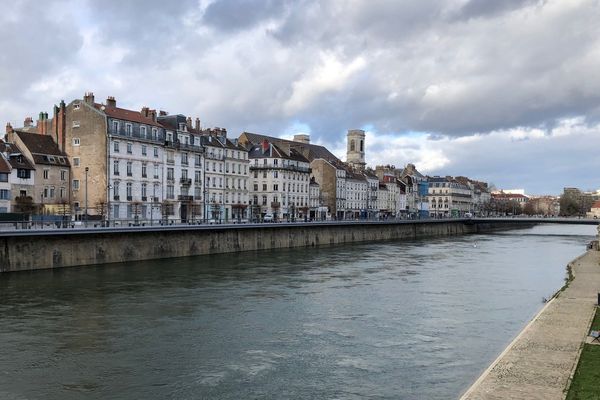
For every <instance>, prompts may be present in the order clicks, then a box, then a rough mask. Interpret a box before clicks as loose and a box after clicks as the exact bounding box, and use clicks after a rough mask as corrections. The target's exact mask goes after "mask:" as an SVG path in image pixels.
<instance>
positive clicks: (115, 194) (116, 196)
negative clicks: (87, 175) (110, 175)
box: [113, 182, 119, 200]
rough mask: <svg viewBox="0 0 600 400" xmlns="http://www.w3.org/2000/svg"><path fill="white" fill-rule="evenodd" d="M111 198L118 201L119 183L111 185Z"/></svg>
mask: <svg viewBox="0 0 600 400" xmlns="http://www.w3.org/2000/svg"><path fill="white" fill-rule="evenodd" d="M113 196H114V199H115V200H119V182H115V183H114V184H113Z"/></svg>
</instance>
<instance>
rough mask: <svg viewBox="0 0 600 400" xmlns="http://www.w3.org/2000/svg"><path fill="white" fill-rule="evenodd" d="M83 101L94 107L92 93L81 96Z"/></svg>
mask: <svg viewBox="0 0 600 400" xmlns="http://www.w3.org/2000/svg"><path fill="white" fill-rule="evenodd" d="M83 101H84V102H86V103H87V104H90V105H92V106H93V105H94V93H93V92H85V95H84V96H83Z"/></svg>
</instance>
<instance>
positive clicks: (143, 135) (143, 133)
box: [140, 126, 146, 139]
mask: <svg viewBox="0 0 600 400" xmlns="http://www.w3.org/2000/svg"><path fill="white" fill-rule="evenodd" d="M140 137H141V138H142V139H146V127H145V126H140Z"/></svg>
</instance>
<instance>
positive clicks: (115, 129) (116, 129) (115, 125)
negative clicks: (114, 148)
mask: <svg viewBox="0 0 600 400" xmlns="http://www.w3.org/2000/svg"><path fill="white" fill-rule="evenodd" d="M112 126H113V133H119V121H113V123H112Z"/></svg>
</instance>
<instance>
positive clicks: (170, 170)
mask: <svg viewBox="0 0 600 400" xmlns="http://www.w3.org/2000/svg"><path fill="white" fill-rule="evenodd" d="M174 179H175V170H173V168H167V180H169V181H172V180H174Z"/></svg>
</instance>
